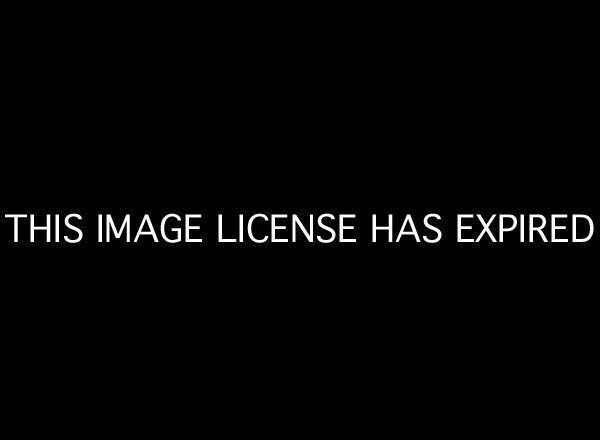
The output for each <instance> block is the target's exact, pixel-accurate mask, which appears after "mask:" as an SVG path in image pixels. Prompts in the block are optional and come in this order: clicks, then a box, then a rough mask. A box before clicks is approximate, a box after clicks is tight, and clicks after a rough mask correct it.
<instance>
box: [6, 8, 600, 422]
mask: <svg viewBox="0 0 600 440" xmlns="http://www.w3.org/2000/svg"><path fill="white" fill-rule="evenodd" d="M52 12H57V11H52ZM153 12H157V11H153ZM163 12H164V11H163ZM247 12H248V14H247V13H246V12H240V11H239V10H237V9H236V11H233V10H232V11H228V12H227V13H225V14H224V15H223V14H221V15H216V14H215V13H214V12H212V11H211V12H207V11H204V12H195V13H193V14H190V15H188V14H186V13H184V12H183V11H180V12H177V13H175V15H173V16H171V15H170V14H169V15H167V14H166V13H165V15H164V16H163V14H162V12H161V14H159V15H160V18H156V16H155V15H152V17H150V16H147V15H146V13H145V12H144V13H141V12H140V11H137V12H136V13H133V14H127V15H126V14H125V13H124V12H122V13H119V14H114V16H112V15H111V16H110V17H107V18H102V19H100V18H99V17H100V15H97V14H100V12H97V13H96V12H95V13H94V14H92V15H85V19H83V18H82V16H78V18H77V19H75V18H74V19H66V22H65V23H63V22H62V21H57V20H50V19H48V16H46V17H45V16H44V14H43V13H41V14H40V16H36V17H35V19H34V18H33V15H36V14H34V13H33V12H32V11H30V12H28V14H26V15H25V16H23V17H24V19H25V20H24V21H19V23H18V24H16V25H15V26H14V29H10V30H8V31H7V39H6V44H5V52H4V55H3V66H4V67H3V70H4V72H3V73H4V74H5V79H4V80H3V85H4V87H3V96H4V99H3V110H4V111H3V124H2V125H3V133H4V136H3V137H4V142H3V156H4V158H3V160H2V173H1V176H2V177H1V179H2V201H1V202H2V205H1V206H2V213H3V214H4V213H5V212H31V213H42V212H43V213H67V212H79V213H83V214H86V215H87V216H89V215H92V214H94V213H96V212H105V211H107V210H110V211H113V212H124V211H131V212H151V213H153V214H155V215H158V214H160V213H163V212H169V211H175V212H179V213H186V212H190V213H202V214H204V215H205V216H206V217H208V218H210V217H211V216H214V215H215V214H216V213H217V212H222V211H229V212H237V211H239V210H243V211H246V212H252V211H256V212H288V213H292V212H294V213H319V212H325V211H328V212H334V213H335V212H356V213H359V215H361V243H360V244H359V245H348V246H342V245H338V246H331V247H326V248H323V247H321V248H317V247H291V246H285V245H283V246H275V245H273V246H268V247H262V248H252V247H244V248H234V249H232V248H227V249H225V248H218V247H216V246H214V245H210V244H207V245H206V246H199V247H175V248H164V247H158V248H154V247H152V246H138V247H129V248H128V247H126V246H124V247H117V248H115V247H111V248H102V247H98V246H95V245H94V244H93V243H88V244H83V245H81V246H76V247H63V246H54V247H53V246H39V247H35V248H31V247H27V246H23V247H20V246H10V245H9V243H8V242H7V240H4V242H3V245H2V254H3V257H5V258H3V263H2V264H3V270H2V273H3V278H4V282H3V284H4V285H5V286H6V287H5V288H3V289H2V291H3V295H2V301H3V303H4V304H3V307H2V311H3V314H4V315H5V319H3V324H4V327H5V331H4V338H3V339H4V341H5V347H6V348H5V355H6V356H5V358H6V362H5V365H7V366H8V367H9V370H10V373H9V374H8V375H7V376H6V382H7V384H8V385H9V386H10V388H11V389H13V388H14V389H15V393H14V394H11V396H14V397H11V404H10V408H11V412H12V413H13V414H15V415H20V416H23V414H31V410H32V409H34V408H35V409H38V410H40V411H39V412H40V413H41V414H45V415H46V417H47V418H45V419H44V420H47V421H46V422H44V423H49V424H52V425H57V426H63V423H67V424H71V423H73V420H74V419H77V420H78V421H83V422H88V423H86V425H87V426H88V427H89V426H99V427H107V426H109V425H112V422H113V421H123V420H128V421H131V420H133V421H134V425H136V426H138V427H148V426H150V427H152V428H153V429H158V426H157V425H160V426H163V427H165V428H166V429H167V430H168V431H171V430H174V429H176V428H180V427H181V426H183V425H184V424H183V422H184V421H191V422H192V423H193V424H201V426H198V427H200V428H202V427H203V426H204V425H203V423H205V420H207V419H208V420H210V421H212V422H213V423H214V422H216V423H217V424H218V425H219V426H221V427H222V429H225V430H230V429H239V428H242V429H251V428H255V427H256V428H261V429H266V428H269V429H273V428H274V427H275V426H276V425H278V424H279V423H281V422H283V423H282V424H283V426H284V427H285V428H286V429H287V430H286V431H282V432H288V431H290V430H291V431H295V430H298V429H306V430H308V432H314V431H313V430H312V429H313V428H312V427H313V426H315V422H317V423H318V422H323V421H328V422H330V423H329V426H330V428H329V429H331V430H332V431H331V432H337V430H340V429H344V428H350V429H357V430H358V429H359V428H363V429H365V430H366V431H365V432H372V431H373V430H375V429H383V428H384V427H386V426H387V425H388V424H389V423H391V424H392V426H395V427H396V428H399V427H400V428H401V427H403V426H407V427H408V425H404V424H403V423H405V422H401V421H402V420H407V419H408V420H410V421H412V422H413V423H416V424H418V425H420V426H421V427H422V428H423V429H426V430H431V429H440V428H441V429H455V428H460V429H465V428H467V427H469V428H471V429H473V428H474V427H475V425H477V424H478V423H481V422H483V425H484V426H485V427H486V428H487V429H488V430H490V429H491V430H497V429H507V430H509V432H512V431H510V430H511V429H512V428H511V427H512V426H514V423H515V422H522V421H525V420H528V421H532V420H533V421H534V423H532V424H531V426H532V428H533V429H540V427H548V426H551V427H553V428H556V429H557V428H558V426H557V425H559V424H560V425H561V426H563V427H566V428H568V429H573V424H572V423H573V419H572V418H571V416H572V415H573V414H576V415H577V417H578V418H579V420H580V421H581V420H583V419H584V418H585V417H586V414H588V411H589V409H586V408H587V405H586V403H585V402H586V396H589V395H590V394H591V393H592V390H593V389H595V388H594V385H593V381H592V375H591V372H592V371H593V369H594V366H595V365H596V364H595V363H594V362H592V359H593V356H592V355H593V348H594V347H593V341H594V339H595V338H596V336H597V327H598V326H597V322H596V320H595V314H596V310H597V304H596V301H595V299H594V297H593V295H594V293H595V290H597V289H596V287H595V284H594V283H593V281H595V279H594V269H595V266H596V262H597V253H596V247H597V238H595V239H594V242H593V243H590V244H587V245H560V244H559V245H552V246H544V245H541V246H522V245H521V246H518V245H515V244H508V245H506V246H486V245H482V246H460V245H458V244H456V243H455V242H454V241H455V240H454V238H455V236H454V225H453V218H454V216H455V215H456V214H457V213H460V212H477V213H487V214H490V213H512V214H518V213H530V212H531V213H545V214H549V213H585V214H588V215H592V216H593V217H594V218H595V220H596V221H597V212H598V211H597V208H596V207H595V205H596V203H595V200H596V199H595V195H594V193H593V188H594V187H595V186H596V184H595V180H596V179H595V178H594V177H595V174H594V161H593V159H592V154H593V152H592V147H593V146H594V145H596V144H597V135H596V133H595V130H594V128H595V121H596V118H597V108H596V107H595V102H596V101H597V85H596V84H595V82H594V81H593V78H595V77H597V69H596V68H595V66H594V65H593V54H594V52H593V49H594V47H593V46H592V44H591V43H592V40H591V39H589V38H590V36H589V35H588V33H591V32H592V29H591V28H589V27H588V26H587V25H586V24H585V23H584V22H583V21H582V19H581V18H580V17H575V18H569V17H567V16H566V15H565V16H563V17H561V19H560V20H559V21H556V19H553V20H550V19H549V18H543V17H542V16H541V15H540V14H539V13H536V14H532V15H527V17H526V18H524V17H525V13H524V11H521V13H520V14H516V15H514V16H513V15H510V14H509V16H506V15H504V14H500V11H496V12H494V13H487V12H483V11H481V13H480V15H477V13H476V12H475V11H469V14H466V11H445V12H441V11H427V12H425V13H420V14H416V13H414V12H412V11H404V12H397V11H395V12H393V13H392V12H385V11H380V12H376V13H374V14H371V13H369V14H367V13H366V11H353V12H354V14H351V15H347V14H346V13H344V14H338V13H332V14H328V15H327V17H326V18H325V14H324V11H321V13H319V14H308V16H307V15H306V14H303V13H301V11H295V12H293V13H284V12H283V11H281V12H280V13H276V12H275V11H272V10H270V11H269V13H268V14H267V13H266V12H265V11H262V12H261V11H255V10H253V11H247ZM305 12H306V11H305ZM338 12H339V11H338ZM446 12H448V13H449V12H453V13H454V15H446ZM538 12H539V11H538ZM69 13H70V14H73V13H74V12H73V11H70V12H69ZM250 13H253V14H251V15H249V14H250ZM75 14H76V13H75ZM278 14H280V15H278ZM470 14H474V15H470ZM184 16H185V18H184ZM69 17H70V15H69ZM102 17H104V15H102ZM257 17H259V18H260V19H259V18H257ZM517 17H518V18H517ZM63 18H65V16H64V15H63ZM375 212H376V213H380V214H387V213H395V214H405V213H413V214H423V213H428V212H438V213H440V214H441V215H443V217H444V219H445V220H446V221H447V225H448V227H447V228H445V229H444V233H445V238H444V241H443V243H441V244H440V245H438V246H420V247H417V246H413V245H411V244H410V243H407V244H406V245H401V246H394V247H377V248H376V247H374V246H371V245H369V244H368V238H369V234H368V229H367V228H366V225H368V223H364V221H365V220H368V218H369V215H370V214H371V213H375ZM363 229H366V232H365V231H363ZM3 233H5V231H3ZM4 237H6V235H4ZM54 411H56V412H58V413H61V414H63V416H62V417H54V416H52V414H53V412H54ZM36 413H38V412H36ZM40 417H41V416H40ZM173 417H174V418H173ZM40 420H41V419H40ZM92 423H93V424H92ZM578 425H579V423H578ZM48 426H50V425H48ZM133 429H139V428H135V427H134V428H133Z"/></svg>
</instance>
